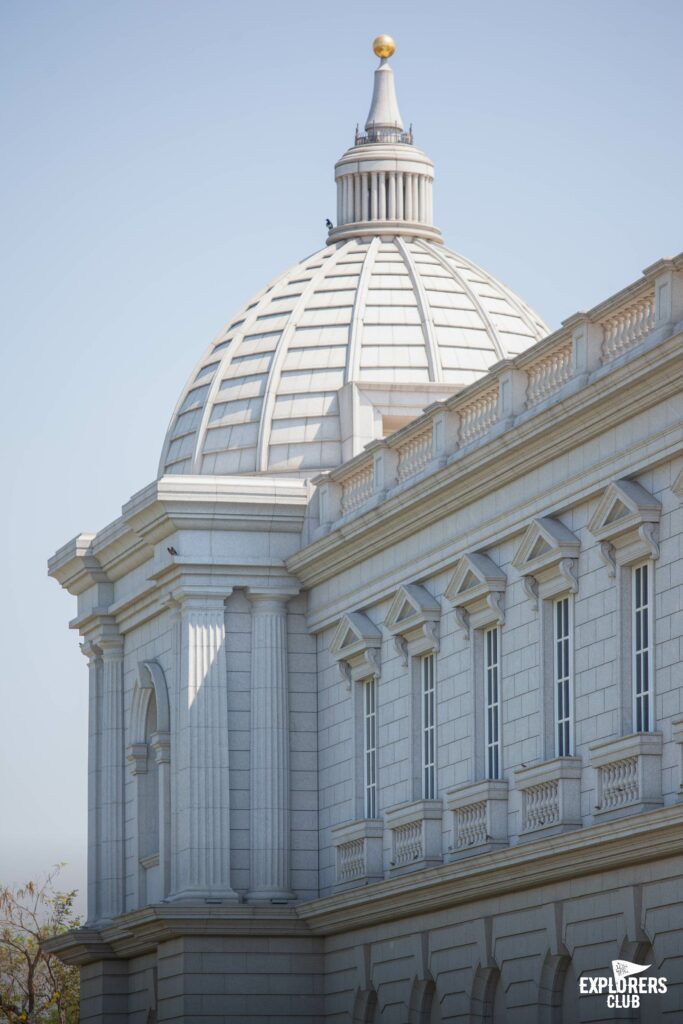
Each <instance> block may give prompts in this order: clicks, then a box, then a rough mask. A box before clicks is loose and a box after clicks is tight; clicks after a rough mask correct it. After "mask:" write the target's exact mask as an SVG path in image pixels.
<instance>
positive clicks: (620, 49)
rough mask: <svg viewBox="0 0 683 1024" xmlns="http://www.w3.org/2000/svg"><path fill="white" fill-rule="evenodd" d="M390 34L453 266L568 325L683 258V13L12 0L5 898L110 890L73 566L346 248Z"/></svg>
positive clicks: (348, 2)
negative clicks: (96, 843) (347, 152)
mask: <svg viewBox="0 0 683 1024" xmlns="http://www.w3.org/2000/svg"><path fill="white" fill-rule="evenodd" d="M378 32H389V33H391V34H392V35H394V36H395V37H396V39H397V41H398V51H397V54H396V56H395V58H393V60H392V65H393V67H394V70H395V74H396V78H397V87H398V96H399V103H400V107H401V111H402V113H403V117H404V119H405V120H406V121H412V122H413V123H414V127H415V137H416V142H417V144H418V145H419V146H421V147H423V148H424V149H425V150H426V151H427V152H428V153H429V155H430V156H431V157H432V158H433V159H434V161H435V163H436V171H437V184H436V190H435V217H436V222H437V224H438V225H439V226H440V227H441V229H442V230H443V233H444V236H445V239H446V241H447V243H448V244H449V245H450V246H451V247H452V248H455V249H456V250H460V251H462V252H463V253H465V254H466V255H467V256H469V257H470V258H471V259H474V260H475V261H477V262H480V263H481V264H483V265H484V266H485V267H486V268H487V269H488V270H490V271H491V272H492V273H494V274H496V275H498V276H499V277H501V278H502V280H504V281H505V282H506V283H508V284H509V285H511V286H512V287H513V288H514V289H515V290H516V291H517V292H519V294H520V295H522V296H523V297H524V298H525V299H526V300H527V301H528V302H529V303H531V305H533V306H534V307H535V308H536V309H537V310H538V311H539V312H540V313H541V314H542V315H543V316H544V317H545V318H546V319H547V320H548V321H549V322H550V324H551V325H552V326H558V325H559V323H560V321H561V320H562V319H564V318H566V317H567V316H569V315H570V314H571V313H573V312H575V311H576V310H577V309H580V308H587V307H590V306H591V305H593V304H595V303H596V302H598V301H600V300H601V299H603V298H605V297H607V296H608V295H609V294H611V293H613V292H614V291H616V290H618V289H619V288H621V287H623V286H624V285H626V284H628V283H629V282H630V281H632V280H633V279H635V277H636V276H637V275H638V274H639V273H640V271H641V270H642V268H643V267H645V266H647V265H648V264H650V263H652V262H654V261H655V260H656V259H658V258H659V257H661V256H667V255H672V254H674V253H676V252H678V251H679V250H681V249H683V230H682V229H683V200H682V195H683V192H682V189H681V180H682V178H681V172H682V164H683V132H682V131H681V78H680V75H681V72H680V41H681V38H683V3H682V2H681V0H653V2H648V3H646V2H645V0H641V2H634V0H572V2H564V0H562V2H549V0H545V2H533V0H521V2H514V0H505V2H499V0H495V2H480V3H472V2H471V0H470V2H469V3H463V2H460V0H448V2H429V0H422V2H420V3H417V2H414V3H407V2H404V0H392V2H385V0H375V2H368V0H345V2H344V3H328V2H321V0H317V2H302V0H291V2H289V3H287V4H284V3H276V2H273V0H261V2H259V0H251V2H249V3H246V2H240V3H233V2H228V0H223V2H215V0H193V2H192V3H188V2H185V3H181V2H178V0H147V2H145V0H117V2H116V3H105V2H104V0H100V2H92V0H87V2H86V0H80V2H60V0H48V2H39V0H5V2H4V3H3V4H2V6H1V8H0V83H1V88H2V97H3V103H2V112H1V123H0V130H1V132H2V141H3V147H2V148H3V156H2V161H1V162H0V176H1V178H2V189H1V192H0V195H1V196H2V206H3V216H2V231H1V237H0V247H1V253H0V258H1V261H2V267H1V273H0V281H1V284H2V290H3V297H2V303H1V306H0V308H1V310H2V372H1V373H0V387H1V388H2V396H1V399H2V400H1V403H0V410H1V413H0V414H1V416H2V425H1V426H2V437H3V439H4V444H3V445H2V450H1V456H0V457H1V458H2V466H1V472H2V476H1V479H2V481H3V484H4V486H3V489H2V501H1V502H0V514H1V515H2V520H3V521H2V524H1V525H2V531H3V536H4V538H5V540H4V550H5V558H4V559H3V560H2V563H1V564H2V566H3V570H2V576H3V579H2V590H1V596H0V601H1V602H2V607H1V608H0V623H1V627H0V628H1V630H2V660H3V671H2V676H1V687H2V697H1V704H0V709H1V711H2V744H1V746H0V787H1V789H0V822H2V826H1V827H2V829H3V830H4V835H2V836H0V882H11V881H13V880H18V879H20V878H23V876H24V875H25V874H27V873H34V872H36V871H39V870H42V869H45V868H47V867H49V865H50V864H52V863H54V862H55V861H57V860H62V859H66V860H68V861H69V862H70V868H69V870H68V872H67V878H68V879H69V880H73V881H74V884H78V885H82V884H83V871H84V869H83V865H84V848H85V783H86V727H87V723H86V696H87V674H86V666H85V661H84V659H83V658H82V657H81V655H80V653H79V651H78V647H77V640H76V637H75V635H74V634H72V633H69V631H68V630H67V627H66V624H67V621H68V619H69V618H70V617H72V616H73V614H74V610H75V604H74V601H73V599H72V598H70V597H68V595H65V594H64V593H62V592H60V590H59V588H58V586H57V584H56V583H54V582H53V581H50V580H48V579H47V578H46V575H45V563H46V560H47V558H48V556H49V555H50V554H52V552H53V551H54V550H55V549H56V548H57V547H59V546H60V545H61V544H63V543H64V542H65V541H66V540H68V539H69V538H70V537H72V536H73V535H74V534H76V533H77V532H79V531H80V530H91V529H98V528H100V527H102V526H104V525H105V524H106V523H108V522H110V521H111V520H112V519H113V518H114V517H115V516H116V515H117V513H118V511H119V510H120V507H121V505H122V503H123V502H124V501H125V500H127V498H128V497H129V496H130V495H131V494H132V493H133V492H134V491H136V490H138V489H139V488H140V487H142V486H144V485H145V484H146V483H148V482H149V481H150V480H151V479H153V477H154V476H155V475H156V468H157V459H158V456H159V451H160V448H161V443H162V440H163V436H164V432H165V430H166V425H167V422H168V419H169V416H170V414H171V411H172V408H173V405H174V402H175V400H176V398H177V395H178V393H179V391H180V389H181V387H182V385H183V383H184V381H185V378H186V377H187V376H188V374H189V372H190V370H191V368H192V366H193V365H194V363H195V362H196V360H197V359H198V358H199V356H200V355H201V353H202V351H203V349H204V348H205V347H206V345H207V344H208V343H209V341H210V340H211V339H212V337H213V336H214V335H215V334H216V333H217V332H218V330H219V329H220V327H221V325H222V324H223V323H224V322H226V321H227V320H228V319H229V318H230V317H231V314H232V312H233V311H234V310H235V309H236V308H237V306H238V305H240V304H241V303H242V302H243V301H245V300H246V299H247V298H248V297H249V296H250V294H251V293H252V292H255V291H256V290H257V289H259V288H260V287H261V286H262V285H263V284H264V283H265V282H266V281H267V280H268V279H269V278H270V277H271V276H273V275H274V274H275V273H277V272H278V271H280V270H282V269H284V268H285V267H286V266H288V265H289V264H291V263H294V262H296V261H297V260H299V259H300V258H302V257H303V256H305V255H307V254H308V253H309V252H311V251H313V250H315V249H316V248H319V247H320V246H321V245H322V244H323V242H324V236H325V231H324V221H325V218H326V217H327V216H330V217H332V218H333V217H334V213H335V194H334V185H333V179H332V173H333V164H334V161H335V159H336V158H337V157H338V156H340V155H341V153H342V152H343V150H344V149H345V148H346V147H347V146H348V145H349V144H350V143H351V141H352V138H353V130H354V127H355V124H356V122H357V121H360V122H361V123H362V122H363V121H364V119H365V116H366V113H367V108H368V105H369V100H370V93H371V84H372V71H373V69H374V67H375V64H376V61H375V58H374V57H373V55H372V53H371V51H370V43H371V40H372V38H373V36H374V35H376V34H377V33H378Z"/></svg>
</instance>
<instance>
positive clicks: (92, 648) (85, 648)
mask: <svg viewBox="0 0 683 1024" xmlns="http://www.w3.org/2000/svg"><path fill="white" fill-rule="evenodd" d="M78 646H79V647H80V649H81V654H82V655H83V657H84V658H87V659H88V666H90V664H91V662H94V661H97V659H98V658H100V657H101V656H102V651H101V649H100V648H99V647H98V646H97V644H96V643H95V642H94V641H93V640H91V639H89V638H88V637H86V639H85V640H84V641H83V642H82V643H81V644H79V645H78Z"/></svg>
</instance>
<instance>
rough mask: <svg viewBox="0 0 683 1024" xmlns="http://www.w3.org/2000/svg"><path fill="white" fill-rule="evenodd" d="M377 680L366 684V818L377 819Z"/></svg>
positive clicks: (369, 680)
mask: <svg viewBox="0 0 683 1024" xmlns="http://www.w3.org/2000/svg"><path fill="white" fill-rule="evenodd" d="M376 686H377V684H376V682H375V679H374V678H372V679H368V681H367V683H365V684H364V687H363V688H364V700H365V707H364V709H363V710H364V725H365V731H364V737H365V817H366V818H376V817H377V703H376V702H377V690H376Z"/></svg>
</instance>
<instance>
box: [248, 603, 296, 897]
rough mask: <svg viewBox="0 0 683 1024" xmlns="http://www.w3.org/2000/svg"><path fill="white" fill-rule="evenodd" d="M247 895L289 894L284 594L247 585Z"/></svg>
mask: <svg viewBox="0 0 683 1024" xmlns="http://www.w3.org/2000/svg"><path fill="white" fill-rule="evenodd" d="M248 597H249V600H250V601H251V603H252V613H251V626H252V629H251V638H252V640H251V648H252V654H251V773H250V774H251V829H250V849H251V878H250V887H249V899H250V900H266V899H270V900H272V899H292V898H293V894H292V892H291V890H290V879H289V842H290V839H289V676H288V669H287V602H288V601H289V599H290V598H291V597H292V594H291V593H289V594H287V593H281V592H280V593H277V592H273V591H272V590H271V591H257V590H250V591H249V593H248Z"/></svg>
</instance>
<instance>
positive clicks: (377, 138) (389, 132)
mask: <svg viewBox="0 0 683 1024" xmlns="http://www.w3.org/2000/svg"><path fill="white" fill-rule="evenodd" d="M374 142H391V143H394V142H400V143H403V145H405V146H412V145H413V126H412V124H411V126H410V128H409V129H408V131H407V132H404V131H403V127H402V125H400V124H398V123H397V124H395V125H394V126H393V127H389V128H388V127H387V126H386V125H381V126H377V125H374V124H371V125H367V131H365V132H362V131H360V129H359V127H358V125H356V135H355V138H354V146H368V145H371V144H372V143H374Z"/></svg>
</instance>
